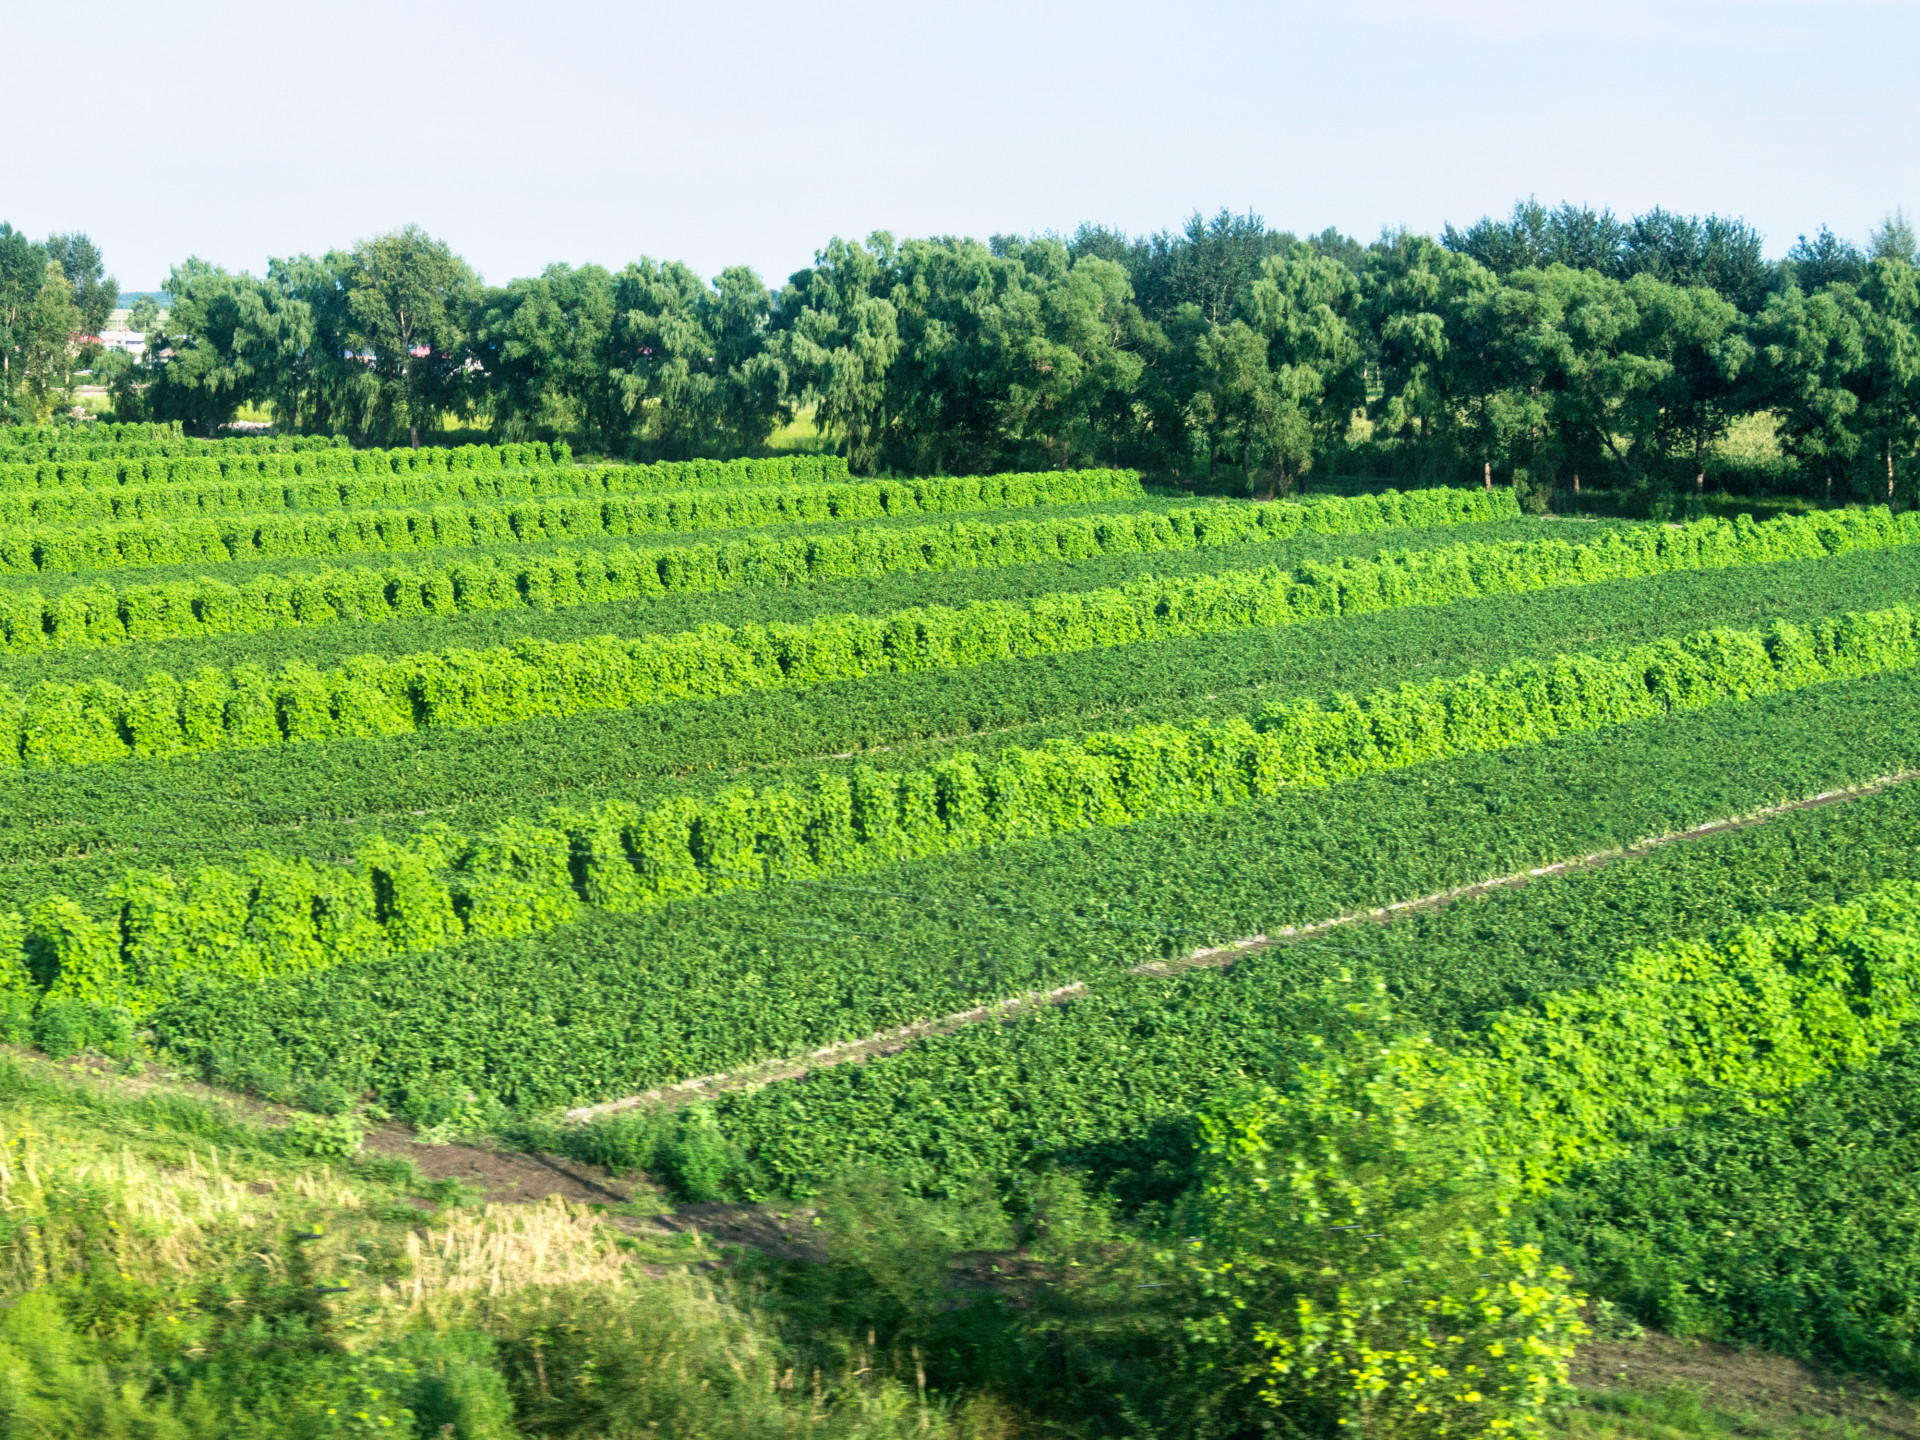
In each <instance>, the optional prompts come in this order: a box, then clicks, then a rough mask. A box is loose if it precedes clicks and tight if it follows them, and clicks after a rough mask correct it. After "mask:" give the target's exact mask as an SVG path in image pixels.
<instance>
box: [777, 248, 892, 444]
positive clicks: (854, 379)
mask: <svg viewBox="0 0 1920 1440" xmlns="http://www.w3.org/2000/svg"><path fill="white" fill-rule="evenodd" d="M893 259H894V243H893V237H892V236H891V235H889V234H887V233H886V232H885V231H876V232H874V233H873V234H872V235H870V236H868V237H867V242H866V244H865V245H855V244H852V243H850V242H848V241H845V240H841V239H838V238H836V239H833V240H830V241H828V242H827V246H826V248H825V249H824V250H821V251H820V252H819V253H818V254H816V255H815V256H814V263H813V266H812V268H810V269H807V270H801V271H799V272H797V273H796V274H794V275H793V277H792V278H791V279H789V280H788V282H787V286H786V289H785V290H783V291H782V292H781V296H780V321H781V328H780V330H779V332H778V337H779V338H778V340H777V341H776V349H775V353H776V355H777V356H778V357H779V358H780V360H781V361H782V362H783V363H784V365H785V367H786V370H787V373H788V374H789V375H791V376H792V377H793V382H794V383H795V385H796V388H798V389H799V391H800V393H801V396H802V400H803V403H806V402H811V403H812V405H813V407H814V423H815V424H816V425H817V426H818V427H819V428H820V429H821V431H822V432H823V433H825V434H827V435H830V436H834V437H836V438H837V439H838V441H839V444H840V448H841V449H842V450H843V451H844V452H845V454H846V456H847V461H848V464H849V465H850V466H852V467H853V468H854V469H855V470H857V471H864V472H867V473H871V472H872V471H873V469H874V468H875V467H876V466H877V465H878V463H879V460H880V455H881V452H882V449H883V447H884V445H885V443H886V437H887V431H888V415H889V406H888V400H889V394H888V388H887V376H888V372H889V371H890V370H891V369H892V367H893V363H894V361H895V359H896V358H898V356H899V354H900V330H899V323H898V312H897V311H896V310H895V309H894V305H893V301H892V300H891V299H890V298H889V296H888V292H889V290H890V289H891V286H890V284H889V280H890V275H889V272H890V270H891V268H892V265H893Z"/></svg>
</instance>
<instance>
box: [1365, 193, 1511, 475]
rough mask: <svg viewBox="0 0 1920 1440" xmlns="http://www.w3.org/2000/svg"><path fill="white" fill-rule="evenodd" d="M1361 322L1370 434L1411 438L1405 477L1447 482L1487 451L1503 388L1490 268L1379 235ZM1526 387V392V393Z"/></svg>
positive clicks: (1415, 240)
mask: <svg viewBox="0 0 1920 1440" xmlns="http://www.w3.org/2000/svg"><path fill="white" fill-rule="evenodd" d="M1361 279H1362V303H1361V312H1360V313H1361V316H1362V321H1363V323H1364V325H1365V326H1366V328H1367V330H1368V331H1369V332H1370V334H1371V338H1372V342H1373V346H1372V348H1373V355H1372V357H1371V358H1372V361H1373V364H1374V369H1375V377H1374V384H1373V386H1372V389H1373V395H1372V398H1371V400H1370V407H1369V408H1370V411H1371V415H1372V419H1373V424H1374V434H1375V436H1376V437H1377V438H1381V439H1386V438H1396V437H1397V438H1401V439H1410V440H1411V441H1412V459H1411V463H1410V464H1409V465H1408V467H1407V471H1408V473H1407V476H1406V478H1408V479H1409V480H1417V481H1420V482H1422V483H1428V482H1430V481H1431V480H1432V479H1434V478H1438V477H1442V476H1446V477H1449V478H1450V477H1451V473H1452V471H1453V470H1454V469H1455V467H1456V466H1457V465H1458V464H1459V463H1460V462H1461V461H1462V460H1463V459H1464V458H1465V457H1466V456H1468V455H1470V454H1473V453H1474V452H1475V451H1476V450H1478V452H1479V453H1478V455H1477V456H1476V457H1475V458H1477V459H1479V460H1480V462H1481V464H1482V465H1485V464H1489V463H1492V461H1493V460H1494V458H1495V457H1494V455H1493V454H1492V453H1491V452H1490V451H1489V450H1488V448H1487V444H1488V442H1487V439H1486V434H1487V426H1486V424H1485V423H1484V422H1485V415H1484V414H1483V413H1482V412H1483V411H1484V409H1485V401H1486V398H1487V397H1489V396H1491V395H1493V394H1495V393H1497V392H1499V391H1500V390H1501V389H1502V388H1503V387H1504V386H1506V385H1508V384H1509V383H1510V378H1511V377H1510V372H1511V370H1512V366H1511V364H1510V363H1508V362H1509V357H1508V355H1507V353H1506V350H1505V349H1504V348H1503V347H1504V345H1505V340H1504V337H1503V336H1502V334H1501V331H1500V326H1499V324H1498V322H1497V320H1496V319H1494V318H1493V317H1492V316H1491V315H1490V306H1491V303H1492V300H1493V298H1494V297H1495V296H1496V295H1497V294H1498V293H1499V292H1500V285H1499V282H1498V281H1497V280H1496V279H1495V277H1494V274H1493V272H1492V271H1491V270H1489V269H1487V268H1486V267H1484V266H1483V265H1481V264H1480V263H1479V262H1478V261H1477V260H1475V259H1474V258H1473V257H1472V256H1470V255H1466V254H1462V253H1459V252H1457V251H1454V250H1449V249H1444V248H1442V247H1441V246H1440V245H1438V244H1436V243H1435V242H1434V241H1433V240H1431V239H1429V238H1428V237H1426V236H1424V235H1412V234H1409V233H1407V232H1405V231H1401V232H1398V233H1395V234H1390V235H1385V236H1382V237H1381V238H1380V240H1378V241H1377V242H1376V243H1375V244H1374V245H1373V247H1372V248H1371V249H1370V250H1369V251H1368V252H1367V264H1366V270H1365V272H1364V273H1363V275H1362V277H1361ZM1523 388H1524V387H1523Z"/></svg>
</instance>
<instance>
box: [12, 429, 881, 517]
mask: <svg viewBox="0 0 1920 1440" xmlns="http://www.w3.org/2000/svg"><path fill="white" fill-rule="evenodd" d="M473 448H475V449H479V448H481V447H477V446H476V447H473ZM521 448H530V447H511V450H518V449H521ZM420 453H425V452H415V451H409V450H395V451H391V452H384V451H366V450H354V451H339V452H335V451H319V452H313V453H312V454H307V455H269V456H232V457H216V458H201V457H194V458H188V459H176V460H165V461H160V460H151V461H145V462H141V461H125V462H120V461H115V462H94V463H90V464H68V465H54V464H37V465H7V464H4V463H0V516H4V518H5V519H7V520H9V521H11V522H14V523H25V522H28V521H36V522H40V523H45V524H56V523H73V522H74V521H79V520H134V519H154V518H166V517H170V516H178V515H197V514H204V513H209V512H222V511H228V512H238V511H243V510H246V509H249V508H252V509H257V510H276V509H299V508H303V507H305V508H313V507H317V506H336V505H376V504H394V503H414V502H416V501H419V500H433V499H476V498H489V497H502V496H518V495H550V494H564V495H598V494H603V493H605V494H625V493H628V492H632V491H655V490H722V489H730V488H734V487H746V488H751V487H754V486H760V485H820V484H833V483H839V482H845V481H847V479H848V478H849V477H848V475H847V466H846V462H845V461H844V460H840V459H838V458H835V457H832V456H825V457H823V456H817V455H799V456H788V457H780V458H774V459H766V460H663V461H660V462H659V463H657V464H652V465H573V464H570V463H568V462H567V457H566V454H565V447H564V446H561V447H559V450H558V452H557V458H556V459H554V460H551V461H550V460H549V459H548V458H547V456H546V455H545V453H544V451H543V452H541V453H539V454H538V455H536V456H535V457H534V458H533V461H532V463H522V460H521V457H520V456H519V455H517V454H515V453H511V452H510V448H509V447H502V448H501V449H500V450H499V451H497V452H492V453H491V454H490V455H487V456H482V457H479V463H474V464H467V465H455V466H453V467H451V468H449V467H447V466H445V465H436V464H419V465H409V464H406V463H404V460H405V458H406V457H408V456H411V455H415V454H420ZM448 453H451V454H455V455H457V454H458V453H459V452H457V451H454V452H448ZM389 455H390V456H391V460H392V463H391V464H389V463H387V457H388V456H389ZM334 456H338V457H339V458H328V459H324V460H323V459H322V458H320V457H334ZM368 456H372V457H374V458H372V459H365V458H363V457H368ZM353 459H358V460H361V461H362V463H360V464H358V465H354V464H349V463H348V461H349V460H353ZM496 462H497V463H496Z"/></svg>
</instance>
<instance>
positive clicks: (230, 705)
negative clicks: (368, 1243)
mask: <svg viewBox="0 0 1920 1440" xmlns="http://www.w3.org/2000/svg"><path fill="white" fill-rule="evenodd" d="M1913 520H1914V521H1915V522H1920V515H1916V516H1914V517H1913ZM1914 538H1920V523H1907V524H1902V523H1900V522H1896V521H1895V520H1894V519H1893V518H1892V517H1891V516H1890V515H1888V514H1887V513H1886V512H1885V511H1884V510H1883V511H1880V512H1878V513H1877V514H1876V513H1871V512H1826V513H1825V514H1823V515H1822V516H1821V517H1819V518H1818V519H1815V520H1802V519H1799V518H1797V517H1792V516H1787V517H1782V518H1780V519H1777V520H1772V521H1768V522H1767V523H1765V524H1762V525H1755V524H1753V523H1751V522H1746V523H1743V524H1738V525H1731V524H1727V523H1725V522H1721V521H1705V522H1702V523H1700V524H1697V525H1694V526H1690V527H1688V528H1686V529H1669V528H1667V527H1665V526H1658V525H1654V526H1644V527H1640V528H1638V529H1635V530H1629V531H1615V532H1609V533H1608V534H1607V535H1605V536H1604V537H1602V538H1600V539H1598V540H1595V541H1591V542H1587V543H1585V544H1568V543H1566V542H1564V541H1559V540H1544V541H1512V542H1507V543H1504V544H1477V545H1476V544H1469V545H1461V546H1455V547H1453V548H1450V549H1444V550H1434V551H1404V552H1398V553H1388V554H1385V555H1382V556H1380V557H1378V558H1377V559H1373V560H1361V559H1352V560H1348V561H1345V562H1343V563H1341V564H1337V565H1321V564H1309V565H1305V566H1303V567H1301V568H1300V569H1299V570H1297V571H1290V570H1284V569H1280V568H1278V567H1273V566H1267V567H1262V568H1260V569H1256V570H1243V571H1226V572H1221V573H1215V574H1206V575H1197V576H1190V577H1179V578H1174V579H1156V578H1154V577H1151V576H1148V577H1143V578H1142V579H1140V580H1137V581H1134V582H1133V583H1131V584H1128V585H1124V586H1119V587H1115V588H1107V589H1097V590H1086V591H1069V592H1063V593H1058V594H1052V595H1042V596H1039V597H1036V598H1035V599H1033V600H1030V601H1025V602H1019V601H1005V600H993V601H976V602H974V603H973V604H971V605H968V606H965V607H964V608H958V609H955V608H950V607H945V606H920V607H915V608H912V609H907V610H900V611H896V612H894V613H892V614H884V615H871V616H868V615H855V614H842V615H825V616H821V617H820V618H818V619H816V620H813V621H810V622H807V623H805V624H797V625H795V624H772V625H747V626H741V627H739V628H737V629H735V628H731V627H728V626H725V625H707V626H702V627H701V628H700V629H699V630H697V631H686V632H681V633H678V634H654V635H646V636H642V637H641V638H639V639H635V640H623V639H620V638H618V637H616V636H612V635H605V636H599V637H595V638H592V639H587V640H579V641H572V642H567V643H555V642H552V641H546V640H539V639H531V638H529V639H525V640H521V641H519V642H518V643H516V644H514V645H511V646H502V647H498V648H495V649H490V650H466V649H458V650H447V651H438V652H425V653H418V654H412V655H400V656H394V657H390V658H387V657H379V656H372V655H365V656H359V657H356V658H354V659H352V660H349V661H348V662H346V664H345V665H343V666H341V667H339V668H336V669H332V670H328V671H325V672H316V671H314V670H313V669H312V668H311V667H308V666H300V665H296V666H292V667H289V668H287V669H284V670H282V671H280V672H279V673H278V674H275V675H271V676H268V675H264V674H263V673H262V672H261V671H259V670H258V669H257V668H255V667H241V668H239V669H236V670H233V671H227V672H221V671H217V670H212V669H204V670H202V671H200V672H199V673H198V674H197V675H196V676H195V677H193V679H192V680H191V681H190V682H189V683H188V684H186V685H182V684H181V683H180V682H179V681H178V680H176V679H175V678H174V677H173V676H172V675H170V674H167V673H165V672H155V673H154V674H151V675H149V676H148V677H147V683H146V685H145V686H144V687H143V688H142V689H140V690H138V691H136V692H134V693H133V694H131V695H129V694H127V693H126V692H125V691H123V690H121V689H120V688H119V687H117V686H114V685H111V684H108V683H105V682H100V681H93V682H82V683H79V684H59V683H43V684H41V685H40V686H38V687H36V688H35V689H34V690H33V692H32V693H31V694H30V695H29V696H28V697H27V699H26V701H25V704H24V706H23V705H22V704H21V702H20V701H19V699H18V698H17V697H16V696H14V695H12V694H11V693H10V692H9V691H7V690H5V689H4V688H0V766H6V765H8V764H13V765H19V764H25V765H27V766H28V767H31V768H47V767H52V766H60V765H72V764H91V763H98V762H100V761H103V760H114V759H122V758H125V757H126V756H129V755H133V754H140V755H176V754H187V753H192V752H205V751H210V750H223V749H241V748H254V747H259V746H268V745H277V744H281V743H283V742H286V741H291V740H321V739H335V738H340V737H345V736H358V735H369V734H399V733H402V732H405V731H408V730H413V729H425V728H429V727H433V728H467V727H473V726H482V725H499V724H506V723H510V722H513V721H520V720H531V719H538V718H558V717H562V716H567V715H576V714H582V713H586V712H591V711H597V710H622V709H630V708H633V707H636V706H641V705H652V704H657V703H660V702H663V701H671V700H684V699H694V698H709V697H713V696H719V695H737V694H742V693H745V692H748V691H755V690H773V689H781V688H785V687H792V686H806V685H816V684H822V683H825V682H827V681H832V680H852V679H859V678H862V677H865V676H868V675H875V674H883V673H909V672H915V671H924V670H938V669H964V668H971V667H974V666H979V665H986V664H992V663H995V662H997V661H1002V660H1016V659H1024V658H1028V657H1031V656H1036V655H1060V654H1070V653H1073V652H1077V651H1082V650H1091V649H1098V648H1104V647H1111V646H1120V645H1132V644H1139V643H1145V642H1151V641H1155V640H1164V639H1172V638H1175V637H1178V636H1185V635H1202V634H1219V633H1224V632H1229V631H1233V630H1241V629H1247V628H1252V627H1267V626H1280V625H1293V624H1299V623H1302V622H1305V621H1311V620H1319V619H1327V618H1332V617H1334V616H1338V615H1342V614H1366V613H1372V612H1377V611H1380V610H1387V609H1398V608H1402V607H1409V606H1421V605H1441V604H1446V603H1448V602H1449V601H1453V600H1458V599H1463V598H1466V597H1469V596H1475V595H1487V594H1512V593H1516V592H1519V591H1526V590H1538V589H1544V588H1547V587H1550V586H1569V585H1585V584H1593V583H1597V582H1600V581H1605V580H1616V579H1623V578H1631V577H1638V576H1645V575H1650V574H1658V573H1664V572H1668V571H1674V570H1681V569H1705V568H1713V567H1726V566H1733V565H1740V564H1747V563H1755V562H1764V561H1773V560H1780V559H1788V558H1801V557H1808V556H1824V555H1830V554H1837V553H1842V552H1844V551H1847V550H1853V549H1861V548H1871V547H1880V546H1890V545H1898V544H1901V543H1903V542H1905V541H1908V540H1912V539H1914ZM5 717H19V721H18V723H17V724H15V725H12V726H11V728H9V723H8V720H7V719H6V718H5ZM116 736H117V737H118V744H117V745H116V743H115V737H116ZM9 740H11V741H12V742H13V749H14V754H13V755H12V756H9V755H8V754H7V753H6V749H7V744H8V741H9Z"/></svg>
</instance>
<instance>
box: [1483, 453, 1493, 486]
mask: <svg viewBox="0 0 1920 1440" xmlns="http://www.w3.org/2000/svg"><path fill="white" fill-rule="evenodd" d="M1485 464H1486V469H1485V470H1483V471H1482V472H1481V474H1482V476H1483V477H1484V478H1485V480H1486V482H1487V489H1489V490H1491V489H1492V488H1493V462H1492V461H1491V460H1488V461H1486V462H1485Z"/></svg>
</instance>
